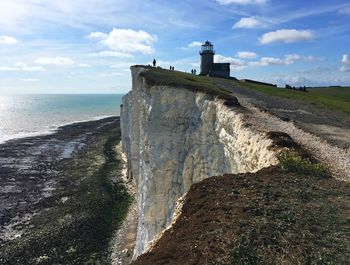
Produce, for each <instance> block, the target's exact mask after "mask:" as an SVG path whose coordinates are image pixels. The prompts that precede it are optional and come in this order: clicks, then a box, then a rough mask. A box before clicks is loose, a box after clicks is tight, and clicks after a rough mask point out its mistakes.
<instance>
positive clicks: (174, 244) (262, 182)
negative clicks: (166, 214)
mask: <svg viewBox="0 0 350 265" xmlns="http://www.w3.org/2000/svg"><path fill="white" fill-rule="evenodd" d="M349 260H350V184H349V183H346V182H342V181H338V180H335V179H333V178H317V177H314V176H310V175H308V176H307V175H303V174H296V173H291V172H286V171H283V170H282V169H280V168H278V167H270V168H266V169H263V170H261V171H259V172H257V173H246V174H237V175H224V176H219V177H212V178H208V179H205V180H203V181H202V182H200V183H197V184H194V185H192V187H191V188H190V190H189V192H188V193H187V195H186V197H185V202H184V205H183V208H182V213H181V214H180V216H179V217H178V219H177V221H176V223H175V224H174V225H173V226H172V227H171V228H169V229H168V230H167V231H165V233H164V235H163V236H162V237H161V238H160V239H159V241H157V242H156V244H155V245H154V246H153V248H152V249H151V251H150V252H148V253H146V254H143V255H141V256H140V257H139V258H138V259H137V260H136V261H135V262H134V263H132V264H133V265H141V264H142V265H151V264H152V265H161V264H212V265H213V264H217V265H219V264H220V265H223V264H349V263H348V261H349Z"/></svg>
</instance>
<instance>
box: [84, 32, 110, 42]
mask: <svg viewBox="0 0 350 265" xmlns="http://www.w3.org/2000/svg"><path fill="white" fill-rule="evenodd" d="M107 37H108V34H106V33H103V32H91V33H90V34H89V35H88V36H86V38H88V39H90V40H104V39H106V38H107Z"/></svg>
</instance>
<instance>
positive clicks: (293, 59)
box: [249, 54, 316, 66]
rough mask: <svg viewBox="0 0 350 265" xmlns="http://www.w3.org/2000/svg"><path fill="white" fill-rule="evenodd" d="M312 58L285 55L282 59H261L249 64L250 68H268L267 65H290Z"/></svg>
mask: <svg viewBox="0 0 350 265" xmlns="http://www.w3.org/2000/svg"><path fill="white" fill-rule="evenodd" d="M310 58H316V57H313V56H302V55H299V54H286V55H285V56H284V58H275V57H262V58H260V60H259V61H255V62H249V65H250V66H269V65H290V64H294V63H296V62H297V61H302V60H303V61H310Z"/></svg>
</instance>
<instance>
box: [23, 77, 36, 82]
mask: <svg viewBox="0 0 350 265" xmlns="http://www.w3.org/2000/svg"><path fill="white" fill-rule="evenodd" d="M20 80H21V81H23V82H39V81H40V80H39V79H37V78H21V79H20Z"/></svg>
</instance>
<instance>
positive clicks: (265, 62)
mask: <svg viewBox="0 0 350 265" xmlns="http://www.w3.org/2000/svg"><path fill="white" fill-rule="evenodd" d="M283 64H285V62H284V60H282V59H280V58H274V57H262V58H261V59H260V61H256V62H250V63H249V65H251V66H269V65H283Z"/></svg>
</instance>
